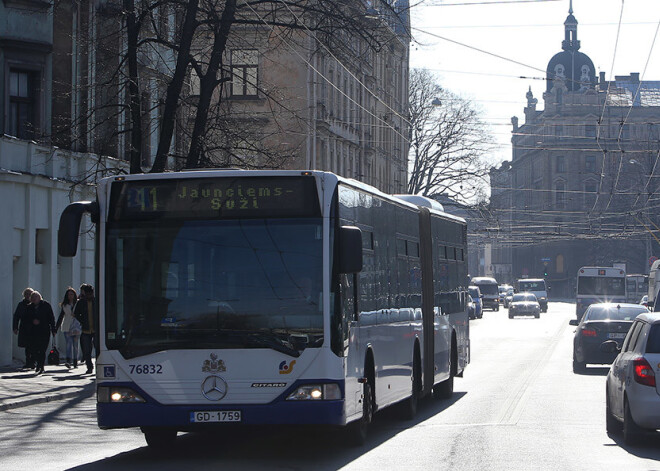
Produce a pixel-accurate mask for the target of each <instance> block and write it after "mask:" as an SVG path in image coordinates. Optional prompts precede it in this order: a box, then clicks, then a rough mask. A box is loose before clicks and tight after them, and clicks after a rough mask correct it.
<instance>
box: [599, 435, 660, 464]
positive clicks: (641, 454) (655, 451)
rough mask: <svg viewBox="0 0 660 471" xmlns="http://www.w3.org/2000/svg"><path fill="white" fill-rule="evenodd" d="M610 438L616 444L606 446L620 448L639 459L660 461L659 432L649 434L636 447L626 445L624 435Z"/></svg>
mask: <svg viewBox="0 0 660 471" xmlns="http://www.w3.org/2000/svg"><path fill="white" fill-rule="evenodd" d="M608 436H609V437H610V438H611V439H612V440H614V444H606V445H605V446H618V447H620V448H621V449H623V450H626V451H627V452H628V453H630V454H631V455H635V456H637V457H638V458H645V459H650V460H656V461H658V460H660V433H658V432H649V433H648V434H646V435H645V436H644V437H642V438H641V439H640V440H639V443H638V444H637V445H635V446H630V445H626V444H625V443H624V441H623V434H622V433H612V434H608Z"/></svg>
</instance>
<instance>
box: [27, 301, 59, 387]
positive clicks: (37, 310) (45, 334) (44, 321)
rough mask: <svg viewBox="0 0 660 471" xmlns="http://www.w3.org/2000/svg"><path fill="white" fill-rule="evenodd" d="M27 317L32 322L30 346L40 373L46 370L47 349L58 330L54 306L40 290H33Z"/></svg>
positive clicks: (37, 370) (37, 371)
mask: <svg viewBox="0 0 660 471" xmlns="http://www.w3.org/2000/svg"><path fill="white" fill-rule="evenodd" d="M26 317H27V320H28V323H29V324H30V335H29V338H28V347H29V348H30V350H31V352H32V355H33V358H34V362H35V367H36V373H37V374H38V375H40V374H42V373H43V372H44V363H45V361H46V350H48V344H49V343H50V338H51V335H52V336H53V337H55V333H56V332H57V330H56V329H55V316H54V315H53V308H52V307H51V306H50V304H49V303H48V302H47V301H44V300H43V298H42V297H41V293H39V291H33V292H32V294H31V295H30V306H29V307H28V311H27V316H26Z"/></svg>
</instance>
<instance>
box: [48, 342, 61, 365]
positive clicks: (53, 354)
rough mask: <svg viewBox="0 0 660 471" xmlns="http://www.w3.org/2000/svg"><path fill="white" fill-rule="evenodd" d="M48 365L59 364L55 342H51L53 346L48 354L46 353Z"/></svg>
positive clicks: (58, 353)
mask: <svg viewBox="0 0 660 471" xmlns="http://www.w3.org/2000/svg"><path fill="white" fill-rule="evenodd" d="M48 364H49V365H55V366H57V365H59V364H60V352H59V351H58V350H57V346H56V345H55V341H53V346H52V348H51V349H50V352H48Z"/></svg>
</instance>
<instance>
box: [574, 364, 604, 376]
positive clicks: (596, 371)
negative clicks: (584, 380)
mask: <svg viewBox="0 0 660 471" xmlns="http://www.w3.org/2000/svg"><path fill="white" fill-rule="evenodd" d="M609 371H610V367H609V366H587V368H586V369H585V370H584V371H581V372H580V373H575V374H576V375H581V376H607V373H608V372H609Z"/></svg>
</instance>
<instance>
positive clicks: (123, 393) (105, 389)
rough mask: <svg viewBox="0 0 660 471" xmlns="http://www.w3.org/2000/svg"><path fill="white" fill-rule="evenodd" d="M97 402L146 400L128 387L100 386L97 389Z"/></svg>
mask: <svg viewBox="0 0 660 471" xmlns="http://www.w3.org/2000/svg"><path fill="white" fill-rule="evenodd" d="M96 400H97V402H103V403H109V402H115V403H116V402H133V403H135V402H146V401H145V400H144V398H143V397H142V396H140V395H139V394H138V393H136V392H135V391H133V390H132V389H131V388H126V387H113V386H99V388H98V390H97V391H96Z"/></svg>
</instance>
